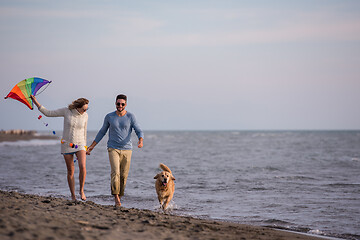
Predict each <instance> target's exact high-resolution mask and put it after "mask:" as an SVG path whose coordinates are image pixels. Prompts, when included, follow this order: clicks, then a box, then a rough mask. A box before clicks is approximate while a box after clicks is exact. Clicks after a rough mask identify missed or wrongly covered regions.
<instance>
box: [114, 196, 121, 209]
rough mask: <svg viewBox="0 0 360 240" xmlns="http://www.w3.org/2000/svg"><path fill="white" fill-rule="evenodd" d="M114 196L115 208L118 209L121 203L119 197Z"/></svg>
mask: <svg viewBox="0 0 360 240" xmlns="http://www.w3.org/2000/svg"><path fill="white" fill-rule="evenodd" d="M114 196H115V207H120V206H121V202H120V197H119V195H114Z"/></svg>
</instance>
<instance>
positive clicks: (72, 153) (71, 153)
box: [63, 152, 76, 155]
mask: <svg viewBox="0 0 360 240" xmlns="http://www.w3.org/2000/svg"><path fill="white" fill-rule="evenodd" d="M75 153H76V152H70V153H63V155H74V154H75Z"/></svg>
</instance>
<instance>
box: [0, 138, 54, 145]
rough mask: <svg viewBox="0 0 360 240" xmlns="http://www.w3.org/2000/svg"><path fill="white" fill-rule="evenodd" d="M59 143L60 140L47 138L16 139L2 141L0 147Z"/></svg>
mask: <svg viewBox="0 0 360 240" xmlns="http://www.w3.org/2000/svg"><path fill="white" fill-rule="evenodd" d="M58 143H59V140H46V139H32V140H28V141H23V140H20V141H15V142H0V147H6V146H18V147H24V146H44V145H56V144H58Z"/></svg>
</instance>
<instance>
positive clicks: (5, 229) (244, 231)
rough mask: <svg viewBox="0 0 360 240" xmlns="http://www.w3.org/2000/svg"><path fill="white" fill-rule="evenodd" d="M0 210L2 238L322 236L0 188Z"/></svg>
mask: <svg viewBox="0 0 360 240" xmlns="http://www.w3.org/2000/svg"><path fill="white" fill-rule="evenodd" d="M0 214H1V219H0V238H1V239H114V238H121V239H259V240H264V239H284V240H295V239H297V240H320V239H326V238H325V237H322V236H316V235H309V234H301V233H295V232H289V231H282V230H277V229H273V228H269V227H260V226H251V225H245V224H238V223H231V222H221V221H215V220H203V219H197V218H193V217H183V216H176V215H171V214H164V213H161V212H154V211H150V210H140V209H134V208H130V209H129V208H124V207H121V208H117V209H115V208H114V207H113V206H110V205H100V204H96V203H94V202H92V201H86V202H82V201H81V202H75V203H74V202H72V201H69V200H66V199H63V198H55V197H46V196H38V195H31V194H22V193H17V192H6V191H1V190H0Z"/></svg>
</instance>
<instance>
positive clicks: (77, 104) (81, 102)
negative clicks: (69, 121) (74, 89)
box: [68, 98, 89, 110]
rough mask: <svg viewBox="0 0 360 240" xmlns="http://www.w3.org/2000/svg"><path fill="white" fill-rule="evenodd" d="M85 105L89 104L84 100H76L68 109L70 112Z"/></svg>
mask: <svg viewBox="0 0 360 240" xmlns="http://www.w3.org/2000/svg"><path fill="white" fill-rule="evenodd" d="M85 104H89V100H87V99H86V98H78V99H76V100H75V101H73V102H72V103H71V104H69V106H68V108H69V109H70V110H71V109H75V108H82V107H83V106H84V105H85Z"/></svg>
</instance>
